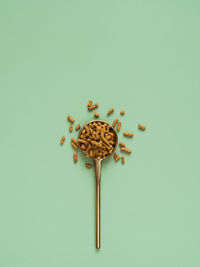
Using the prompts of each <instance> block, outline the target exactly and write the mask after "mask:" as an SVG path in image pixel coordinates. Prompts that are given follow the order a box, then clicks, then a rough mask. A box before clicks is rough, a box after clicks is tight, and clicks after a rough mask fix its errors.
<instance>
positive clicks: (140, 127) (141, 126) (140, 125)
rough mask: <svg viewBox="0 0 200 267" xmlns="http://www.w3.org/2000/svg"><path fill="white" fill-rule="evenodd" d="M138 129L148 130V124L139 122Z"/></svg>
mask: <svg viewBox="0 0 200 267" xmlns="http://www.w3.org/2000/svg"><path fill="white" fill-rule="evenodd" d="M138 129H140V130H142V131H145V130H146V126H143V125H142V124H138Z"/></svg>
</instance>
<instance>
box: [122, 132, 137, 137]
mask: <svg viewBox="0 0 200 267" xmlns="http://www.w3.org/2000/svg"><path fill="white" fill-rule="evenodd" d="M123 135H124V136H127V137H133V135H134V134H133V133H128V132H123Z"/></svg>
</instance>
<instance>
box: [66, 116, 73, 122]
mask: <svg viewBox="0 0 200 267" xmlns="http://www.w3.org/2000/svg"><path fill="white" fill-rule="evenodd" d="M67 118H68V121H70V122H71V123H74V122H75V120H74V119H73V118H72V117H71V116H68V117H67Z"/></svg>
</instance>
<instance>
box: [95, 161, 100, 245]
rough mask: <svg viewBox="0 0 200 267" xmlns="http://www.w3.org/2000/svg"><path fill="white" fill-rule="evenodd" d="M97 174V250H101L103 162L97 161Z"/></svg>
mask: <svg viewBox="0 0 200 267" xmlns="http://www.w3.org/2000/svg"><path fill="white" fill-rule="evenodd" d="M95 174H96V248H100V181H101V160H98V159H95Z"/></svg>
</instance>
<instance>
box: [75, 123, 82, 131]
mask: <svg viewBox="0 0 200 267" xmlns="http://www.w3.org/2000/svg"><path fill="white" fill-rule="evenodd" d="M80 128H81V125H80V123H79V124H78V125H76V127H75V130H76V131H78V130H79V129H80Z"/></svg>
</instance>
